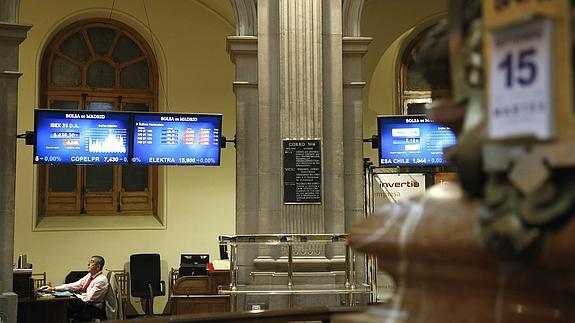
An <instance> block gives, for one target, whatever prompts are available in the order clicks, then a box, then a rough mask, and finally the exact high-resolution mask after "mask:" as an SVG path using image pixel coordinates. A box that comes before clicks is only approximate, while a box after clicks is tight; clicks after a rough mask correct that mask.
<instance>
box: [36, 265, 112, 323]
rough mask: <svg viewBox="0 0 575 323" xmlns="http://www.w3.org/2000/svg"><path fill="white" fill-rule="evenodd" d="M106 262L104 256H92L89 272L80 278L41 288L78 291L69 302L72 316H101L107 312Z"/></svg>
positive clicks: (88, 317)
mask: <svg viewBox="0 0 575 323" xmlns="http://www.w3.org/2000/svg"><path fill="white" fill-rule="evenodd" d="M104 263H105V261H104V258H103V257H102V256H92V257H91V258H90V261H89V262H88V274H86V276H84V277H82V278H81V279H80V280H78V281H75V282H73V283H69V284H62V285H59V286H56V287H50V286H42V287H40V288H39V290H40V291H42V290H44V291H71V292H77V293H78V294H76V297H77V298H76V299H71V300H70V302H69V304H70V317H71V318H75V319H79V320H80V321H81V320H83V319H88V320H89V319H91V318H94V317H96V318H100V317H101V316H102V314H103V313H105V312H104V308H105V306H104V305H105V304H104V298H105V297H106V292H107V291H108V287H109V283H108V278H106V275H104V274H103V273H102V269H104ZM104 316H105V314H104Z"/></svg>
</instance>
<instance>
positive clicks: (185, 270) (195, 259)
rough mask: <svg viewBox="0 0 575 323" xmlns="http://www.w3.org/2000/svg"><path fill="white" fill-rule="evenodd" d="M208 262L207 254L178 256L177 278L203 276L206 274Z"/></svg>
mask: <svg viewBox="0 0 575 323" xmlns="http://www.w3.org/2000/svg"><path fill="white" fill-rule="evenodd" d="M209 262H210V255H208V254H182V255H180V269H179V272H178V274H179V276H180V277H183V276H205V275H207V274H208V269H207V265H208V263H209Z"/></svg>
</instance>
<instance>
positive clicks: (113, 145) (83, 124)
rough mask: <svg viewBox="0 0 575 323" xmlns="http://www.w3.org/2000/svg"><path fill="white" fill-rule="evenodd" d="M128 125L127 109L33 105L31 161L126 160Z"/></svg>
mask: <svg viewBox="0 0 575 323" xmlns="http://www.w3.org/2000/svg"><path fill="white" fill-rule="evenodd" d="M130 128H131V120H130V114H128V113H122V112H104V111H84V110H83V111H77V110H43V109H36V110H35V111H34V140H35V145H34V163H37V164H123V163H128V162H129V156H130V144H129V143H130V138H129V134H130V132H131V130H130Z"/></svg>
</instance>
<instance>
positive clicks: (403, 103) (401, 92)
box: [395, 13, 447, 115]
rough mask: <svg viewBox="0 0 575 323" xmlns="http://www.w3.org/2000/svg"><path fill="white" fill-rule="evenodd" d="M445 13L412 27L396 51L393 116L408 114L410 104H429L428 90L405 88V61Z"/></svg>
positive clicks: (430, 96) (429, 95) (430, 94)
mask: <svg viewBox="0 0 575 323" xmlns="http://www.w3.org/2000/svg"><path fill="white" fill-rule="evenodd" d="M446 16H447V13H438V14H435V15H433V16H431V17H429V18H427V19H425V20H424V21H422V22H420V23H418V24H417V25H416V26H414V27H413V28H412V29H411V30H410V31H409V32H408V33H407V35H406V36H405V37H404V39H403V41H402V42H401V45H400V47H399V50H398V56H397V61H396V62H397V63H396V69H395V71H396V78H395V79H396V80H397V84H396V88H397V92H396V93H397V104H396V110H395V114H398V115H406V114H408V104H411V103H427V104H429V103H431V101H432V93H431V88H430V89H429V90H410V89H408V87H407V67H406V64H405V63H406V61H407V59H408V57H409V55H411V53H412V52H413V51H414V50H415V49H416V47H417V46H418V45H420V44H421V40H422V39H423V37H424V36H425V34H426V33H427V32H429V31H430V30H431V29H432V28H433V27H434V26H436V25H437V24H438V23H439V22H440V21H441V19H443V18H445V17H446Z"/></svg>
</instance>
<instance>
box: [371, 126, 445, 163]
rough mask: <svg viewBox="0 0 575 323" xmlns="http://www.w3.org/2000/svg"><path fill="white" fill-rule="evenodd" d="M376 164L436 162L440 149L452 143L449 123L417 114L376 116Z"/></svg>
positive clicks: (440, 161)
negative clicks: (377, 161)
mask: <svg viewBox="0 0 575 323" xmlns="http://www.w3.org/2000/svg"><path fill="white" fill-rule="evenodd" d="M377 124H378V135H379V164H380V166H392V167H396V166H440V165H446V164H447V163H446V162H445V160H444V159H443V149H444V148H447V147H449V146H452V145H454V144H455V143H456V137H455V134H454V133H453V131H451V129H450V128H449V127H446V126H443V125H439V124H437V123H434V122H433V121H431V120H429V119H427V118H426V117H425V116H420V115H407V116H378V117H377Z"/></svg>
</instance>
